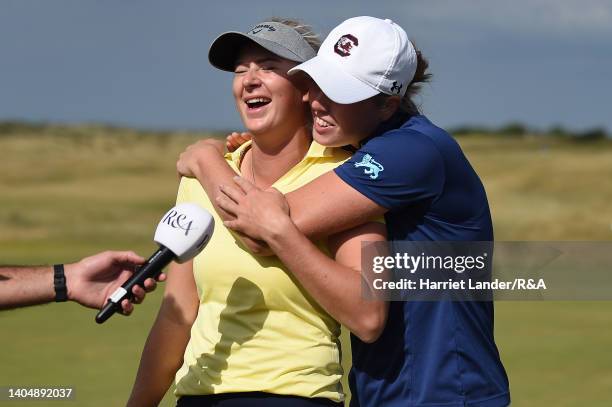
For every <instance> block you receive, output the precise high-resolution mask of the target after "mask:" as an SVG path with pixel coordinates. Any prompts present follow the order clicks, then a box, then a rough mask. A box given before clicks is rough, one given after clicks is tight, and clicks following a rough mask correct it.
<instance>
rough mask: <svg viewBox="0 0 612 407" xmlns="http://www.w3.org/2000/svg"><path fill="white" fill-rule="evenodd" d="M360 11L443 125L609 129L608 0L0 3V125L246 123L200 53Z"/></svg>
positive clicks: (611, 13)
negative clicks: (427, 70) (409, 66)
mask: <svg viewBox="0 0 612 407" xmlns="http://www.w3.org/2000/svg"><path fill="white" fill-rule="evenodd" d="M357 15H373V16H377V17H384V18H391V19H393V20H394V21H396V22H397V23H398V24H400V25H401V26H402V27H404V28H405V29H406V31H407V32H408V34H409V36H410V37H411V38H412V39H414V40H415V41H416V42H417V44H418V45H419V47H420V48H422V50H423V53H424V55H425V56H427V57H428V58H429V59H430V66H431V72H432V73H433V74H434V78H433V82H432V84H430V85H428V86H427V87H426V88H425V91H424V92H423V96H422V97H421V98H420V102H421V105H422V108H423V111H424V112H425V113H426V114H427V115H428V116H430V118H431V119H432V120H433V121H435V122H436V123H438V124H440V125H442V126H446V127H451V126H457V125H462V124H482V125H491V126H497V125H501V124H504V123H507V122H510V121H521V122H524V123H526V124H528V125H530V126H534V127H537V128H542V129H545V128H547V127H549V126H551V125H554V124H561V125H563V126H566V127H569V128H570V129H577V130H582V129H586V128H591V127H596V126H603V127H605V128H607V129H608V131H612V103H610V94H611V93H612V2H611V1H608V0H512V1H507V0H427V1H425V0H423V1H410V0H404V1H402V0H399V1H369V2H365V1H348V0H347V1H331V0H327V1H320V0H308V1H300V2H294V1H278V0H259V1H257V2H253V1H239V0H226V1H205V0H200V1H196V0H173V1H172V0H165V1H162V0H146V1H145V0H53V1H50V0H37V1H36V0H0V120H3V119H27V120H36V121H53V122H104V123H115V124H122V125H132V126H138V127H145V128H186V129H196V128H197V129H228V128H242V127H241V124H240V121H239V118H238V115H237V113H236V112H235V108H234V104H233V100H232V98H231V95H230V81H231V74H227V73H224V72H220V71H216V70H215V69H214V68H212V67H211V66H210V65H209V64H208V61H207V57H206V54H207V51H208V46H209V45H210V43H211V41H212V40H213V39H214V38H215V37H216V36H217V35H218V34H219V33H221V32H223V31H227V30H241V31H244V30H246V29H248V28H249V27H250V26H252V25H253V24H254V23H256V22H259V21H262V20H264V19H265V18H266V17H269V16H287V17H298V18H301V19H302V20H304V21H305V22H307V23H309V24H311V25H313V26H314V27H315V29H316V30H317V31H319V32H320V33H322V34H327V33H328V32H329V30H330V29H331V28H333V26H334V25H336V24H338V23H339V22H341V21H342V20H344V19H346V18H349V17H353V16H357Z"/></svg>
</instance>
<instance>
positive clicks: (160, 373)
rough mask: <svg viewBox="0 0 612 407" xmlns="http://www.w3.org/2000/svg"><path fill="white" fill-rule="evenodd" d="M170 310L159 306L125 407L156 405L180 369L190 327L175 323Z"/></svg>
mask: <svg viewBox="0 0 612 407" xmlns="http://www.w3.org/2000/svg"><path fill="white" fill-rule="evenodd" d="M170 307H172V305H171V304H165V305H162V309H160V312H159V315H158V316H157V319H156V320H155V324H154V325H153V328H152V329H151V333H150V334H149V337H148V338H147V342H146V344H145V347H144V349H143V351H142V357H141V360H140V366H139V368H138V373H137V375H136V380H135V382H134V387H133V388H132V394H131V395H130V399H129V401H128V403H127V406H128V407H143V406H157V405H158V404H159V403H160V401H161V400H162V399H163V397H164V395H165V394H166V391H168V388H169V387H170V385H171V384H172V381H173V380H174V375H175V373H176V371H177V370H178V369H179V368H180V366H181V363H182V361H183V354H184V352H185V347H186V346H187V342H188V341H189V334H190V330H191V325H190V324H188V323H185V322H181V321H177V320H176V318H174V317H173V313H172V311H171V310H170V309H169V308H170Z"/></svg>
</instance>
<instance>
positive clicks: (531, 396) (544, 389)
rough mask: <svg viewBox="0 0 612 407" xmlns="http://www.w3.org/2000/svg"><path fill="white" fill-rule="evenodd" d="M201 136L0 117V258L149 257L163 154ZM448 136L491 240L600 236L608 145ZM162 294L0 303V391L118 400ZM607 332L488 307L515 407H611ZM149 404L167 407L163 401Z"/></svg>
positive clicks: (163, 183)
mask: <svg viewBox="0 0 612 407" xmlns="http://www.w3.org/2000/svg"><path fill="white" fill-rule="evenodd" d="M205 136H208V135H207V134H204V133H195V132H193V133H189V132H145V131H136V130H130V129H121V128H113V127H105V126H90V125H86V126H43V125H41V126H32V125H30V126H27V125H15V124H9V125H6V124H5V125H3V126H0V154H1V159H0V264H53V263H55V262H69V261H73V260H78V259H80V258H81V257H83V256H86V255H89V254H92V253H95V252H98V251H101V250H106V249H133V250H135V251H137V252H138V253H140V254H142V255H144V256H147V255H149V254H150V253H152V251H153V250H154V249H155V244H154V243H153V242H152V237H153V232H154V229H155V227H156V225H157V222H158V221H159V218H160V217H161V215H162V214H163V213H164V212H165V211H166V210H167V209H168V208H169V207H170V206H172V204H173V202H174V198H175V192H176V187H177V185H178V180H177V176H176V174H175V170H174V166H175V161H176V158H177V157H178V154H179V153H180V152H181V151H182V150H183V149H184V148H185V147H186V146H187V145H189V144H190V143H192V142H194V141H195V140H197V139H198V138H201V137H205ZM458 140H459V142H460V144H461V145H462V147H463V148H464V150H465V152H466V155H467V156H468V158H469V159H470V161H471V162H472V164H473V166H474V167H475V169H476V170H477V172H478V173H479V174H480V176H481V178H482V180H483V182H484V184H485V187H486V189H487V193H488V196H489V200H490V204H491V208H492V212H493V220H494V224H495V235H496V239H497V240H611V239H612V183H610V179H612V143H610V142H609V141H605V140H595V141H591V142H576V141H571V140H568V139H567V138H560V137H549V136H542V135H539V136H530V135H523V136H520V137H516V136H508V135H506V136H494V135H487V136H484V135H478V134H472V135H464V136H461V137H460V138H459V139H458ZM585 272H588V270H585ZM161 292H162V290H161V289H159V290H158V291H157V292H155V293H154V294H151V295H149V297H148V298H147V301H145V304H143V305H141V306H139V307H138V309H137V310H136V312H135V313H134V315H133V316H132V317H130V318H129V319H128V318H120V317H115V318H113V319H111V320H110V321H109V322H107V323H106V324H104V325H103V326H98V325H97V324H95V322H94V315H95V311H94V310H86V309H83V308H82V307H80V306H78V305H74V304H50V305H45V306H38V307H34V308H29V309H23V310H14V311H6V312H0V331H1V334H0V386H9V385H10V386H45V385H46V386H49V385H56V386H72V387H74V388H75V395H76V401H69V402H53V405H54V406H62V405H66V406H74V405H78V406H92V407H93V406H101V405H104V406H120V405H124V403H125V401H126V400H127V397H128V395H129V392H130V389H131V385H132V383H133V379H134V376H135V373H136V369H137V367H138V362H139V359H140V352H141V350H142V346H143V344H144V341H145V339H146V336H147V334H148V331H149V328H150V326H151V324H152V322H153V319H154V318H155V314H156V310H157V308H158V305H159V301H160V299H161ZM610 338H612V303H610V302H571V303H570V302H547V303H544V302H499V303H497V304H496V340H497V343H498V345H499V348H500V351H501V354H502V359H503V361H504V364H505V366H506V369H507V371H508V374H509V377H510V385H511V392H512V398H513V405H515V406H552V405H554V406H558V407H562V406H609V405H611V401H612V395H611V394H610V389H612V352H610V351H609V345H610ZM344 355H345V356H350V352H349V351H348V349H345V351H344ZM346 363H347V365H348V363H350V361H349V360H348V358H347V361H346ZM9 403H11V402H4V403H3V402H1V401H0V404H9ZM43 404H47V402H20V403H19V405H22V406H29V405H32V406H40V405H43ZM161 405H162V406H172V405H174V397H173V396H172V395H171V394H168V395H167V396H166V398H165V399H164V401H163V403H162V404H161Z"/></svg>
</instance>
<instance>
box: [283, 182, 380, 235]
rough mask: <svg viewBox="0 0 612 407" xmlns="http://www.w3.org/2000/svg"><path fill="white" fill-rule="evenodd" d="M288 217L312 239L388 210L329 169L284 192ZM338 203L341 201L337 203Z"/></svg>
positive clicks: (356, 224)
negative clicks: (286, 192)
mask: <svg viewBox="0 0 612 407" xmlns="http://www.w3.org/2000/svg"><path fill="white" fill-rule="evenodd" d="M285 198H287V202H288V203H289V208H290V213H291V220H293V223H295V225H296V226H297V228H298V229H299V230H300V231H301V232H302V233H303V234H305V235H306V236H308V237H309V238H310V239H312V240H315V241H316V240H318V239H321V238H325V237H327V236H330V235H333V234H335V233H338V232H342V231H346V230H349V229H352V228H354V227H355V226H358V225H361V224H363V221H364V219H375V218H377V217H379V216H382V215H383V214H384V213H386V212H387V209H385V208H383V207H382V206H379V205H378V204H376V203H375V202H374V201H372V200H370V199H369V198H367V197H366V196H364V195H362V194H361V193H360V192H358V191H357V190H356V189H354V188H353V187H351V186H350V185H348V184H347V183H346V182H344V181H343V180H342V179H341V178H340V177H338V176H337V175H336V174H335V173H334V172H333V171H329V172H327V173H325V174H323V175H321V176H320V177H318V178H316V179H315V180H313V181H311V182H309V183H308V184H306V185H304V186H303V187H301V188H298V189H296V190H295V191H292V192H289V193H288V194H286V195H285ZM340 203H341V204H340Z"/></svg>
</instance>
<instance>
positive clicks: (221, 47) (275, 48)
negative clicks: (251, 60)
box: [208, 21, 317, 72]
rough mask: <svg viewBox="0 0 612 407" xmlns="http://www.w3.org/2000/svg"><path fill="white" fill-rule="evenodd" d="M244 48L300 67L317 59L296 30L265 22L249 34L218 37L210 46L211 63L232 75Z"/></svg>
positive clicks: (281, 24) (252, 29)
mask: <svg viewBox="0 0 612 407" xmlns="http://www.w3.org/2000/svg"><path fill="white" fill-rule="evenodd" d="M245 44H257V45H259V46H261V47H263V48H265V49H266V50H268V51H270V52H271V53H273V54H275V55H278V56H279V57H282V58H285V59H288V60H290V61H295V62H298V63H301V62H306V61H308V60H309V59H310V58H313V57H314V56H315V55H317V53H316V51H315V50H314V49H313V48H312V47H311V46H310V44H308V42H306V40H305V39H304V37H302V36H301V35H300V33H298V32H297V31H296V30H294V29H293V28H291V27H289V26H288V25H285V24H283V23H278V22H270V21H266V22H263V23H259V24H257V25H255V27H253V28H251V29H250V30H249V31H247V32H246V33H241V32H238V31H228V32H225V33H223V34H221V35H220V36H218V37H217V38H216V39H215V40H214V41H213V42H212V44H211V45H210V50H209V51H208V60H209V61H210V63H211V64H212V65H213V66H214V67H216V68H219V69H221V70H223V71H230V72H233V71H234V64H235V63H236V59H237V58H238V53H239V52H240V50H241V48H242V46H243V45H245Z"/></svg>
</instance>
